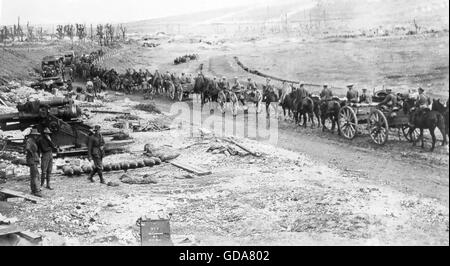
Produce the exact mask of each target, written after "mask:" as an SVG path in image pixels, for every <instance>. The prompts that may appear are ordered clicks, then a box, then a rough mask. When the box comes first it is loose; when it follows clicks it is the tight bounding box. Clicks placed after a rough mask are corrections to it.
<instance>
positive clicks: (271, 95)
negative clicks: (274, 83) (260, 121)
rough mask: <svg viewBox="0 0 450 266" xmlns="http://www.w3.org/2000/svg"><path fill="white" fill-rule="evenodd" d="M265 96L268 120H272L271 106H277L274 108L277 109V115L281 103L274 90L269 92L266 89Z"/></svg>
mask: <svg viewBox="0 0 450 266" xmlns="http://www.w3.org/2000/svg"><path fill="white" fill-rule="evenodd" d="M263 91H264V94H263V100H262V101H263V102H265V103H266V114H267V118H270V106H271V105H272V106H275V107H273V108H274V109H275V113H276V114H277V113H278V112H277V110H278V108H277V107H278V102H279V97H278V95H277V94H276V92H275V91H274V90H267V89H264V90H263Z"/></svg>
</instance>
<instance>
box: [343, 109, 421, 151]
mask: <svg viewBox="0 0 450 266" xmlns="http://www.w3.org/2000/svg"><path fill="white" fill-rule="evenodd" d="M339 125H340V129H341V135H342V136H343V137H344V138H346V139H349V140H352V139H354V138H355V137H356V136H357V135H358V134H361V133H362V131H363V130H364V128H366V129H367V131H368V132H369V135H370V137H371V139H372V140H373V142H374V143H376V144H378V145H384V144H386V142H387V141H388V139H389V132H390V131H391V129H397V130H398V133H399V134H400V130H401V131H402V133H403V136H404V137H405V138H406V139H407V140H408V141H414V140H415V139H417V137H418V136H419V132H418V130H414V131H413V129H412V128H411V127H410V126H409V113H408V112H407V111H406V110H404V109H403V108H399V107H395V108H392V109H385V108H383V107H379V106H378V104H377V103H370V104H367V103H362V104H347V105H345V106H344V107H342V108H341V110H340V112H339Z"/></svg>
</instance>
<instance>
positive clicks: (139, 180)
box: [120, 174, 158, 185]
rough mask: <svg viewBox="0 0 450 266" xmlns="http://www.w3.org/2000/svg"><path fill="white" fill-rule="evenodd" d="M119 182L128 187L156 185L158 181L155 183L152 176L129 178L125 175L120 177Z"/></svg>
mask: <svg viewBox="0 0 450 266" xmlns="http://www.w3.org/2000/svg"><path fill="white" fill-rule="evenodd" d="M120 181H122V182H123V183H126V184H130V185H148V184H158V181H156V179H155V178H153V177H152V176H150V175H148V174H146V175H143V176H133V177H130V176H129V175H127V174H125V175H122V177H120Z"/></svg>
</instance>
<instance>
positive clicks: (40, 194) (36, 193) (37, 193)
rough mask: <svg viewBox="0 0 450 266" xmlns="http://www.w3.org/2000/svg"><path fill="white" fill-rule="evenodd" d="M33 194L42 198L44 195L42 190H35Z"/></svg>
mask: <svg viewBox="0 0 450 266" xmlns="http://www.w3.org/2000/svg"><path fill="white" fill-rule="evenodd" d="M31 195H33V196H35V197H38V198H42V197H43V196H42V193H41V192H40V191H36V192H33V193H31Z"/></svg>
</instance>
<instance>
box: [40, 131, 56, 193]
mask: <svg viewBox="0 0 450 266" xmlns="http://www.w3.org/2000/svg"><path fill="white" fill-rule="evenodd" d="M49 133H51V132H50V131H49V130H48V129H46V131H44V134H43V135H42V136H41V137H40V138H39V140H38V146H39V150H40V152H41V171H42V172H41V187H43V186H44V183H45V181H47V188H48V189H52V188H51V186H50V176H51V175H52V169H53V150H56V146H55V144H53V142H52V140H51V138H50V136H49V135H47V134H49Z"/></svg>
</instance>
